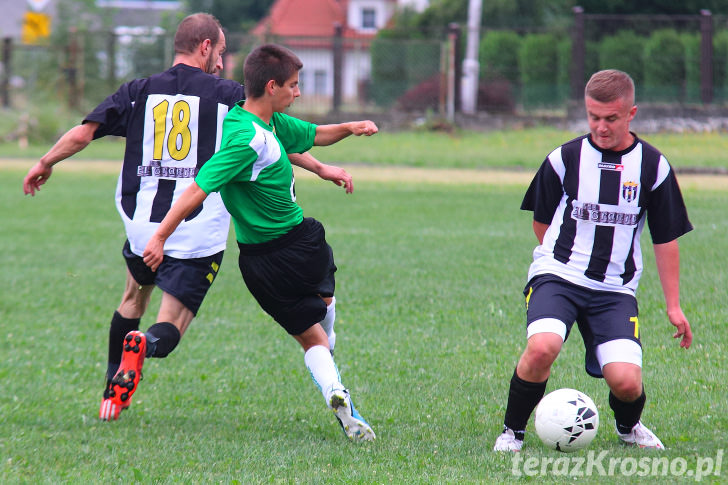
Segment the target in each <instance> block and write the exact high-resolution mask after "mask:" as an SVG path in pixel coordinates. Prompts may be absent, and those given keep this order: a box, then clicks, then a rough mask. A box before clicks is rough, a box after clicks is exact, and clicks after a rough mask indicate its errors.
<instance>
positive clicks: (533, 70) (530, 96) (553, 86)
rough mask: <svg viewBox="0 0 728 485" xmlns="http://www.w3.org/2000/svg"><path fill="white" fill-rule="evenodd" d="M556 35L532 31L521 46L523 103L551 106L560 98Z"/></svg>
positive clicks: (519, 59)
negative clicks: (533, 32)
mask: <svg viewBox="0 0 728 485" xmlns="http://www.w3.org/2000/svg"><path fill="white" fill-rule="evenodd" d="M556 46H557V38H556V36H554V35H552V34H529V35H527V36H526V37H524V39H523V42H522V43H521V47H520V49H519V50H518V66H519V69H520V71H521V84H522V86H523V104H524V106H552V105H554V104H555V102H556V101H557V100H558V90H557V74H556V71H557V69H556V66H557V47H556Z"/></svg>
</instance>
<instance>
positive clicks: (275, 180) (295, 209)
mask: <svg viewBox="0 0 728 485" xmlns="http://www.w3.org/2000/svg"><path fill="white" fill-rule="evenodd" d="M315 135H316V125H314V124H312V123H309V122H306V121H302V120H299V119H297V118H293V117H291V116H288V115H286V114H284V113H274V114H273V117H272V118H271V120H270V125H269V124H267V123H265V122H263V120H261V119H260V118H258V117H257V116H255V115H254V114H252V113H250V112H248V111H246V110H244V109H243V108H242V104H238V105H237V106H235V107H234V108H233V109H232V110H231V111H230V113H228V115H227V116H226V117H225V121H224V122H223V133H222V141H221V145H220V150H219V151H218V152H217V153H215V155H213V157H212V158H210V160H208V161H207V163H205V165H203V166H202V168H201V169H200V172H199V173H198V174H197V177H196V178H195V182H196V183H197V185H198V186H199V187H200V188H201V189H202V190H203V191H204V192H205V193H206V194H210V193H211V192H220V195H221V197H222V200H223V202H224V203H225V207H226V208H227V210H228V212H230V215H231V216H232V219H233V224H234V225H235V234H236V236H237V240H238V242H240V243H243V244H257V243H262V242H266V241H270V240H272V239H275V238H277V237H279V236H282V235H283V234H285V233H287V232H288V231H290V230H291V229H292V228H293V227H295V226H296V225H298V224H300V223H301V221H302V220H303V210H302V209H301V207H300V206H299V205H298V204H297V203H296V191H295V187H294V178H293V167H292V166H291V162H290V160H289V159H288V155H287V153H303V152H305V151H307V150H309V149H311V147H312V146H313V140H314V136H315Z"/></svg>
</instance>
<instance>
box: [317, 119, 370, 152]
mask: <svg viewBox="0 0 728 485" xmlns="http://www.w3.org/2000/svg"><path fill="white" fill-rule="evenodd" d="M378 131H379V128H377V125H376V124H374V123H373V122H372V121H369V120H365V121H350V122H348V123H338V124H333V125H319V126H317V127H316V136H315V138H314V145H319V146H326V145H332V144H334V143H336V142H337V141H340V140H343V139H344V138H346V137H347V136H349V135H356V136H361V135H364V136H371V135H373V134H375V133H377V132H378Z"/></svg>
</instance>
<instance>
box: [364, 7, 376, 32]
mask: <svg viewBox="0 0 728 485" xmlns="http://www.w3.org/2000/svg"><path fill="white" fill-rule="evenodd" d="M361 28H362V29H376V28H377V11H376V10H374V9H373V8H363V9H361Z"/></svg>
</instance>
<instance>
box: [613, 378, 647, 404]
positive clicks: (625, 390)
mask: <svg viewBox="0 0 728 485" xmlns="http://www.w3.org/2000/svg"><path fill="white" fill-rule="evenodd" d="M609 388H610V389H611V391H612V394H614V395H615V396H616V397H617V399H619V400H620V401H623V402H633V401H636V400H637V399H638V398H639V397H640V396H641V395H642V382H641V381H640V380H637V379H624V380H619V381H617V382H612V383H610V385H609Z"/></svg>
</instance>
